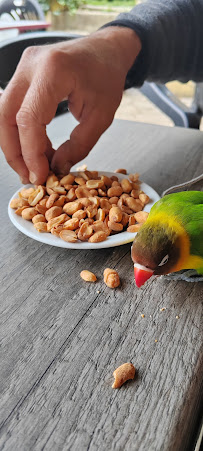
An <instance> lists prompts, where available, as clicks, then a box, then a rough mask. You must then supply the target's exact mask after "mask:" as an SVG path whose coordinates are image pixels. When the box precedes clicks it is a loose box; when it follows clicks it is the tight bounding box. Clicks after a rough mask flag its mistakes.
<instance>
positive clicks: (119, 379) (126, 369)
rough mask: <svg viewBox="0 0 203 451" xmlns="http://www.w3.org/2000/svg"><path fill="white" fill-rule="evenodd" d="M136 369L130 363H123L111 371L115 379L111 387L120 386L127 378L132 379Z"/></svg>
mask: <svg viewBox="0 0 203 451" xmlns="http://www.w3.org/2000/svg"><path fill="white" fill-rule="evenodd" d="M135 372H136V369H135V367H134V365H133V364H132V363H123V365H121V366H119V367H118V368H116V370H115V371H114V372H113V376H114V378H115V381H114V383H113V385H112V388H120V387H121V385H123V384H124V383H125V382H126V381H128V380H129V379H134V377H135Z"/></svg>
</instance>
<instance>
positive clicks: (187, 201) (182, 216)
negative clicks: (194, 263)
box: [148, 191, 203, 259]
mask: <svg viewBox="0 0 203 451" xmlns="http://www.w3.org/2000/svg"><path fill="white" fill-rule="evenodd" d="M162 213H163V215H164V216H165V214H167V215H168V216H172V217H175V218H177V221H178V222H179V224H181V225H182V226H183V228H184V229H185V231H186V233H187V235H188V237H189V240H190V244H191V247H190V254H192V255H196V256H199V257H201V258H202V259H203V192H201V191H184V192H181V193H175V194H168V195H167V196H165V197H163V198H162V199H160V200H159V201H158V202H156V204H154V206H153V207H152V209H151V211H150V214H149V218H148V221H150V220H153V219H154V218H156V216H157V215H159V216H160V214H162Z"/></svg>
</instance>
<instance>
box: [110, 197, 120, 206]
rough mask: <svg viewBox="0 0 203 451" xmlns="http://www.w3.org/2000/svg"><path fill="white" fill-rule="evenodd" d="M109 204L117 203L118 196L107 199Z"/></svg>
mask: <svg viewBox="0 0 203 451" xmlns="http://www.w3.org/2000/svg"><path fill="white" fill-rule="evenodd" d="M109 202H110V204H116V205H117V203H118V197H117V196H114V197H110V199H109Z"/></svg>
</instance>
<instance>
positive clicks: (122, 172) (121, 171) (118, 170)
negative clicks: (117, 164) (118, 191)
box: [114, 169, 127, 174]
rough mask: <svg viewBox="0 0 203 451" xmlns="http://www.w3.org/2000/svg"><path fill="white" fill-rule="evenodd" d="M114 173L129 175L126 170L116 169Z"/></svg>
mask: <svg viewBox="0 0 203 451" xmlns="http://www.w3.org/2000/svg"><path fill="white" fill-rule="evenodd" d="M114 172H115V173H119V174H127V171H126V169H116V170H115V171H114Z"/></svg>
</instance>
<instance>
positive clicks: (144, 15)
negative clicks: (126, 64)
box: [107, 0, 203, 87]
mask: <svg viewBox="0 0 203 451" xmlns="http://www.w3.org/2000/svg"><path fill="white" fill-rule="evenodd" d="M109 25H111V26H112V25H113V26H121V27H127V28H130V29H132V30H134V32H135V33H136V34H137V35H138V36H139V38H140V40H141V43H142V50H141V52H140V54H139V56H138V57H137V59H136V61H135V63H134V64H133V66H132V68H131V70H130V71H129V72H128V76H127V79H126V87H130V86H139V85H141V84H142V83H143V82H144V81H145V80H148V81H156V82H167V81H170V80H174V79H176V80H181V81H187V80H190V79H193V80H195V81H200V80H202V79H203V0H167V2H166V0H148V1H147V2H144V3H142V4H139V5H138V6H136V7H135V8H133V10H132V11H131V12H129V13H123V14H120V15H119V16H118V18H117V20H115V21H114V22H111V23H110V24H107V26H109Z"/></svg>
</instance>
